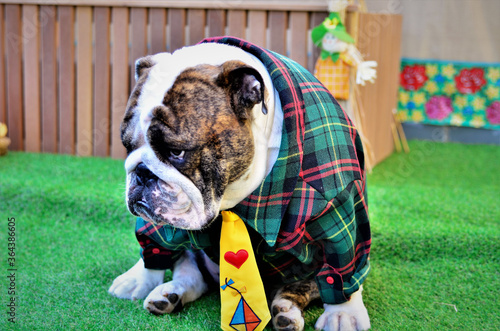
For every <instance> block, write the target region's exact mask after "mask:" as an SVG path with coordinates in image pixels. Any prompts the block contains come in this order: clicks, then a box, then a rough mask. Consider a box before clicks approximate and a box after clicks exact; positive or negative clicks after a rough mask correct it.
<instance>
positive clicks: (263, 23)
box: [248, 10, 267, 47]
mask: <svg viewBox="0 0 500 331" xmlns="http://www.w3.org/2000/svg"><path fill="white" fill-rule="evenodd" d="M266 29H267V12H265V11H264V10H251V11H249V12H248V41H250V42H252V43H254V44H256V45H259V46H262V47H266Z"/></svg>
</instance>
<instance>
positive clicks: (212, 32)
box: [207, 9, 226, 37]
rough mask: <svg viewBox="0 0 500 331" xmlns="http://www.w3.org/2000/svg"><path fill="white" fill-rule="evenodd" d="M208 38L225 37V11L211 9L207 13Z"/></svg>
mask: <svg viewBox="0 0 500 331" xmlns="http://www.w3.org/2000/svg"><path fill="white" fill-rule="evenodd" d="M207 16H208V18H207V23H208V37H216V36H223V35H225V33H224V32H225V31H224V30H225V27H226V15H225V11H224V10H223V9H209V10H208V12H207Z"/></svg>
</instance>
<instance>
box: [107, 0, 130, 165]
mask: <svg viewBox="0 0 500 331" xmlns="http://www.w3.org/2000/svg"><path fill="white" fill-rule="evenodd" d="M128 19H129V13H128V9H127V8H112V9H111V20H112V22H113V24H112V26H111V39H112V41H113V46H112V48H111V62H112V65H113V67H112V71H111V157H113V158H124V157H125V148H124V147H123V145H122V143H121V139H120V124H121V122H122V119H123V114H124V113H125V109H126V106H127V100H128V95H129V84H128V83H129V79H128V72H129V71H128Z"/></svg>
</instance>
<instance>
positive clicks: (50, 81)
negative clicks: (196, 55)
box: [0, 1, 326, 158]
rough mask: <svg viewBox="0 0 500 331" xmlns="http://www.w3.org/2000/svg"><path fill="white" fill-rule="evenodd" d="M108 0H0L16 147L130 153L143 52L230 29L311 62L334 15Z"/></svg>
mask: <svg viewBox="0 0 500 331" xmlns="http://www.w3.org/2000/svg"><path fill="white" fill-rule="evenodd" d="M103 2H104V1H73V2H69V1H23V3H22V4H17V3H16V1H4V2H0V18H1V21H0V63H1V64H4V65H0V122H6V123H7V125H8V127H9V137H10V138H11V140H12V144H11V147H10V149H11V150H26V151H32V152H49V153H68V154H77V155H84V156H85V155H96V156H111V157H115V158H120V157H123V156H124V155H125V154H124V149H123V147H122V146H121V142H120V139H119V137H120V135H119V128H120V122H121V118H122V115H123V113H124V110H125V105H126V102H127V98H128V95H129V92H130V90H131V87H133V84H134V80H133V63H134V61H135V60H136V59H137V58H139V57H142V56H144V55H146V54H154V53H157V52H163V51H169V52H172V51H174V50H175V49H177V48H180V47H182V46H184V45H189V44H194V43H197V42H199V41H200V40H201V39H203V38H205V37H209V36H217V35H225V34H228V35H234V36H237V37H242V38H246V39H247V40H250V41H252V42H254V43H257V44H259V45H263V46H265V47H268V48H269V49H272V50H274V51H277V52H279V53H282V54H286V55H288V56H290V57H292V58H294V59H295V60H296V61H298V62H299V63H301V64H302V65H304V66H306V67H308V68H312V66H313V64H314V58H315V56H317V55H316V54H315V51H313V49H314V48H313V47H312V44H311V41H310V38H309V30H310V28H311V27H314V26H315V25H317V24H319V23H320V22H321V21H322V20H323V19H324V17H325V16H326V12H325V11H324V9H325V8H324V9H323V10H321V11H311V10H303V7H304V6H302V7H301V6H296V8H295V9H296V10H293V9H294V8H287V10H278V9H276V10H267V9H264V7H259V6H258V3H257V4H255V2H251V1H250V2H248V3H245V5H246V6H247V7H248V8H246V7H242V4H241V3H240V6H239V8H232V9H231V8H220V7H216V6H214V5H212V6H213V8H206V7H207V4H209V3H212V4H213V3H214V2H209V3H207V2H201V1H198V2H196V1H182V2H181V1H177V2H175V1H174V2H165V1H163V3H164V4H165V3H167V4H169V8H160V7H158V6H159V5H161V2H159V1H119V2H118V1H117V4H119V5H120V6H118V5H117V6H114V5H113V1H106V2H105V3H106V4H107V6H103V5H102V3H103ZM61 3H62V5H61ZM220 3H224V2H219V3H218V5H220ZM66 4H72V5H71V6H69V5H66ZM89 4H90V5H89ZM190 4H191V6H190ZM123 5H125V7H124V6H123ZM144 5H150V6H151V7H138V6H144ZM202 6H204V7H205V8H200V7H202ZM261 6H262V4H261ZM324 6H326V5H324ZM287 7H288V6H287ZM317 9H318V8H317Z"/></svg>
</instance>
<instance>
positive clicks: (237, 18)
mask: <svg viewBox="0 0 500 331" xmlns="http://www.w3.org/2000/svg"><path fill="white" fill-rule="evenodd" d="M227 29H228V30H227V34H228V35H230V36H234V37H237V38H242V39H246V38H247V33H246V29H247V12H246V11H244V10H228V11H227Z"/></svg>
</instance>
